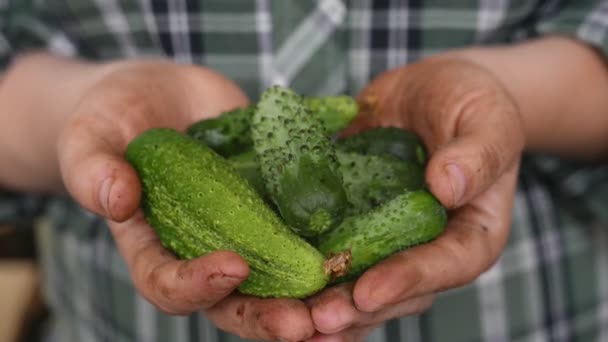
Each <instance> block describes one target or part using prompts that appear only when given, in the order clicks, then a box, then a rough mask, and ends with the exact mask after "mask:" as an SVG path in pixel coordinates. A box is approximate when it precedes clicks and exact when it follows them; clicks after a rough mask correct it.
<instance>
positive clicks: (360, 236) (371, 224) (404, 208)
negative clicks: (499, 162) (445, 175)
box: [317, 190, 447, 281]
mask: <svg viewBox="0 0 608 342" xmlns="http://www.w3.org/2000/svg"><path fill="white" fill-rule="evenodd" d="M446 223H447V213H446V210H445V208H444V207H443V206H442V205H441V203H440V202H439V201H438V200H437V199H436V198H435V197H434V196H433V195H432V194H430V193H429V192H428V191H426V190H417V191H410V192H405V193H402V194H400V195H398V196H397V197H395V198H393V199H391V200H390V201H388V202H386V203H385V204H383V205H382V206H380V207H378V208H376V209H373V210H372V211H369V212H367V213H363V214H360V215H356V216H351V217H347V218H345V219H344V221H342V223H341V224H340V225H339V226H338V227H336V228H335V229H334V230H332V231H330V232H328V233H326V234H323V235H322V236H321V237H319V239H318V241H319V242H318V246H317V248H318V249H319V250H320V251H321V252H322V253H324V254H325V255H336V254H338V253H341V252H345V251H350V254H351V258H350V259H351V260H350V262H351V264H350V269H349V270H348V272H347V273H346V275H345V276H343V277H341V278H338V280H339V281H347V280H352V279H353V278H355V277H357V276H359V275H360V274H361V273H363V272H364V271H365V270H367V269H368V268H369V267H371V266H373V265H374V264H376V263H377V262H379V261H381V260H382V259H384V258H386V257H388V256H390V255H391V254H393V253H395V252H397V251H400V250H403V249H405V248H408V247H411V246H414V245H417V244H420V243H424V242H428V241H430V240H433V239H434V238H436V237H437V236H438V235H439V234H441V232H442V231H443V228H444V226H445V225H446Z"/></svg>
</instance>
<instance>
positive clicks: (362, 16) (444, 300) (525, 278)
mask: <svg viewBox="0 0 608 342" xmlns="http://www.w3.org/2000/svg"><path fill="white" fill-rule="evenodd" d="M555 33H557V34H566V35H569V36H572V37H575V38H577V39H579V40H581V41H583V42H586V43H588V44H590V45H592V46H594V47H596V48H597V49H598V51H601V52H603V53H605V54H608V2H606V1H601V0H600V1H584V0H579V1H574V0H571V1H563V0H511V1H508V0H478V1H470V0H455V1H436V0H426V1H425V0H409V1H404V0H402V1H399V0H379V1H371V0H352V1H343V0H318V1H308V0H299V1H296V0H281V1H279V0H276V1H271V0H255V1H253V0H252V1H245V0H205V1H202V0H200V1H197V0H192V1H187V0H172V1H157V0H120V1H119V0H1V1H0V34H1V35H0V61H1V62H2V63H3V64H4V65H6V64H8V63H10V60H11V58H13V57H14V56H15V55H16V54H17V53H19V52H23V51H26V50H27V49H31V48H46V49H48V50H51V51H54V52H55V53H58V54H62V55H68V56H79V57H82V58H88V59H92V60H107V59H114V58H133V57H142V56H165V57H167V58H171V59H173V60H175V61H176V62H179V63H196V64H201V65H205V66H208V67H210V68H212V69H215V70H217V71H219V72H221V73H223V74H225V75H227V76H228V77H230V78H232V79H234V80H235V81H237V82H238V83H239V85H241V86H242V87H243V88H244V89H245V90H246V92H247V93H248V94H249V96H250V97H251V98H252V99H256V98H257V97H258V96H259V94H260V92H261V91H262V90H263V89H265V88H266V87H268V86H269V85H271V84H274V83H279V84H285V85H289V86H291V87H293V88H295V89H296V90H297V91H298V92H300V93H304V94H338V93H348V94H352V95H354V94H356V93H357V92H358V91H359V90H361V89H362V88H363V87H364V86H365V85H366V84H367V83H368V82H369V81H370V80H371V79H372V78H373V77H374V76H375V75H377V74H378V73H380V72H382V71H384V70H387V69H389V68H393V67H396V66H399V65H403V64H405V63H411V62H413V61H416V60H418V59H420V58H423V57H425V56H430V55H432V54H435V53H439V52H442V51H446V50H449V49H453V48H459V47H464V46H470V45H474V44H483V45H487V44H495V43H509V42H514V41H521V40H525V39H529V38H531V37H535V36H538V35H543V34H555ZM607 178H608V169H607V166H605V165H586V164H575V163H569V162H567V161H564V160H558V159H555V158H549V157H540V156H526V157H525V159H524V161H523V165H522V171H521V174H520V179H519V183H518V191H517V194H516V199H515V206H514V210H513V230H512V234H511V235H510V239H509V243H508V246H507V247H506V249H505V250H504V253H503V254H502V256H501V257H500V259H499V260H498V262H497V263H496V264H495V265H494V267H492V268H491V269H490V270H489V271H487V272H486V273H484V274H482V275H481V276H480V277H479V278H478V279H477V280H476V281H475V282H474V283H472V284H470V285H468V286H465V287H462V288H459V289H455V290H451V291H448V292H445V293H442V294H441V295H440V296H439V298H438V300H437V301H436V303H435V304H434V306H433V307H432V308H431V309H430V310H429V311H428V312H426V313H425V314H422V315H419V316H413V317H407V318H403V319H400V320H394V321H390V322H387V323H386V324H385V325H384V326H382V327H380V328H378V329H376V330H375V331H374V332H373V333H372V334H371V335H370V336H369V338H368V340H369V341H408V342H416V341H440V342H444V341H450V342H459V341H463V342H464V341H466V342H473V341H492V342H494V341H495V342H501V341H608V229H606V228H607V227H606V224H608V210H605V209H604V207H605V206H606V204H607V203H608V179H607ZM32 218H35V225H36V232H37V236H38V240H39V246H40V256H41V260H42V266H43V271H44V294H45V297H46V299H47V301H48V303H49V305H50V307H51V309H52V313H53V315H52V318H53V320H52V323H51V324H50V326H49V332H48V339H49V340H51V341H176V342H181V341H206V342H212V341H239V338H238V337H236V336H232V335H229V334H226V333H224V332H221V331H218V330H217V329H215V327H214V326H213V324H212V323H211V322H209V321H208V320H207V319H206V318H205V317H204V316H202V315H200V314H193V315H191V316H189V317H170V316H166V315H164V314H163V313H161V312H159V311H157V310H156V309H155V308H154V307H153V306H152V305H151V304H149V303H148V302H147V301H146V300H145V299H143V298H142V297H140V296H139V295H138V294H137V293H136V292H135V290H134V288H133V284H132V282H131V279H130V276H129V273H128V271H127V268H126V266H125V263H124V262H123V260H122V259H121V257H120V255H119V254H118V252H117V250H116V247H115V245H114V242H113V241H112V238H111V236H110V234H109V231H108V229H107V227H106V226H105V224H104V223H103V221H102V220H100V219H99V218H98V217H96V216H94V215H91V214H90V213H88V212H86V211H84V210H83V209H82V208H80V207H79V206H78V205H77V204H76V203H74V202H73V201H72V200H71V199H70V198H68V197H53V198H42V197H37V196H32V195H28V194H6V193H5V194H2V195H0V221H7V222H19V223H21V224H25V223H26V221H27V220H28V219H32Z"/></svg>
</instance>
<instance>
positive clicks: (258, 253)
mask: <svg viewBox="0 0 608 342" xmlns="http://www.w3.org/2000/svg"><path fill="white" fill-rule="evenodd" d="M126 159H127V160H128V161H129V162H130V163H131V165H133V167H134V168H135V170H136V171H137V173H138V175H139V177H140V179H141V182H142V187H143V195H142V208H143V211H144V214H145V217H146V219H147V221H148V222H149V224H150V225H151V226H152V227H153V228H154V230H155V231H156V233H157V234H158V236H159V238H160V241H161V243H162V244H163V245H164V246H165V247H166V248H168V249H170V250H171V251H173V252H174V253H175V254H176V255H177V256H178V257H180V258H184V259H191V258H196V257H198V256H201V255H204V254H207V253H209V252H213V251H218V250H232V251H234V252H236V253H238V254H239V255H241V256H242V257H244V258H245V259H246V260H247V262H248V264H249V267H250V270H251V271H250V275H249V277H248V278H247V280H246V281H245V282H243V283H242V284H241V285H240V286H239V291H240V292H242V293H245V294H250V295H255V296H259V297H294V298H301V297H305V296H308V295H311V294H313V293H315V292H317V291H319V290H320V289H322V288H323V287H324V286H325V285H326V283H327V282H328V281H329V278H330V276H329V275H328V274H326V270H325V264H324V262H325V258H324V257H323V255H321V254H320V253H319V252H318V251H317V250H316V249H315V248H314V247H312V246H311V245H309V244H308V243H307V242H306V241H304V240H303V239H302V238H300V237H299V236H297V235H296V234H294V233H293V232H292V231H291V230H290V229H289V228H288V227H287V226H286V225H285V224H284V223H283V222H282V221H281V219H280V218H279V217H278V216H277V215H276V214H275V213H274V212H273V211H272V210H270V209H269V208H268V206H267V205H266V204H264V202H263V200H262V199H261V198H260V196H259V195H258V194H257V193H256V192H255V190H254V189H253V188H252V187H251V186H250V185H249V183H247V182H246V181H245V180H244V179H243V178H241V177H240V176H239V175H238V174H236V173H235V172H234V169H233V168H232V167H231V166H230V165H229V163H228V162H227V161H226V160H225V159H224V158H222V157H220V156H219V155H217V154H216V153H215V152H213V151H212V150H211V149H210V148H208V147H206V146H205V145H203V144H200V143H198V142H197V141H196V140H194V139H192V138H191V137H189V136H187V135H184V134H180V133H178V132H176V131H173V130H170V129H162V128H157V129H151V130H148V131H146V132H144V133H142V134H141V135H139V136H138V137H136V138H135V139H134V140H133V141H132V142H131V143H130V144H129V146H128V148H127V152H126Z"/></svg>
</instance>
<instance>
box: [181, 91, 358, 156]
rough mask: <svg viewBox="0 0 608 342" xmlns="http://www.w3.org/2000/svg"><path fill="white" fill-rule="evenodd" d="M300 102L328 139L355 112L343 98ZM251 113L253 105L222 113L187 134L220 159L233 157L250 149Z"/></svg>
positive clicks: (195, 125)
mask: <svg viewBox="0 0 608 342" xmlns="http://www.w3.org/2000/svg"><path fill="white" fill-rule="evenodd" d="M303 102H304V105H305V106H307V107H308V108H309V111H310V113H311V115H313V116H315V117H317V118H318V119H319V120H321V123H322V125H323V127H325V130H326V134H327V135H332V134H334V133H336V132H338V131H339V130H341V129H343V128H345V127H346V126H347V125H348V124H349V123H350V122H351V121H352V120H353V119H354V117H355V116H356V115H357V111H358V106H357V102H356V101H355V100H354V99H353V98H352V97H350V96H344V95H343V96H322V97H306V98H304V100H303ZM254 111H255V105H249V106H247V107H245V108H236V109H233V110H230V111H227V112H223V113H222V114H221V115H220V116H218V117H216V118H212V119H204V120H200V121H197V122H195V123H193V124H192V125H190V126H189V127H188V129H187V131H186V132H187V133H188V135H190V136H192V137H194V138H195V139H197V140H199V141H200V142H202V143H203V144H206V145H207V146H209V147H211V148H212V149H213V150H214V151H215V152H217V153H219V154H220V155H222V156H224V157H229V156H233V155H236V154H239V153H241V152H243V151H246V150H249V149H251V148H253V141H252V139H251V117H252V116H253V112H254Z"/></svg>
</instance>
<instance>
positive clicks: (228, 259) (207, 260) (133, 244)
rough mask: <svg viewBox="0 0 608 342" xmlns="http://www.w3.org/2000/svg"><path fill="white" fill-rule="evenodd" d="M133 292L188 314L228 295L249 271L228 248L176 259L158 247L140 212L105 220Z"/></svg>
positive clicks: (244, 262)
mask: <svg viewBox="0 0 608 342" xmlns="http://www.w3.org/2000/svg"><path fill="white" fill-rule="evenodd" d="M110 229H111V232H112V235H113V236H114V239H115V240H116V243H117V245H118V249H119V251H120V253H121V254H122V256H123V257H124V259H125V260H126V262H127V265H128V267H129V270H130V273H131V275H132V277H133V282H134V284H135V287H136V288H137V289H138V291H139V292H140V293H141V294H142V295H143V296H144V297H145V298H146V299H148V300H149V301H150V302H152V303H153V304H155V305H156V306H157V307H159V308H160V309H161V310H163V311H165V312H167V313H170V314H189V313H191V312H193V311H197V310H200V309H204V308H208V307H210V306H212V305H214V304H215V303H216V302H218V301H220V300H221V299H223V298H224V297H226V296H227V295H228V294H230V293H231V292H232V291H233V290H234V289H235V288H236V287H237V286H238V285H239V284H240V283H241V282H242V281H244V280H245V279H246V278H247V276H248V275H249V268H248V266H247V263H246V261H245V260H244V259H243V258H241V257H240V256H239V255H237V254H236V253H233V252H229V251H222V252H214V253H210V254H207V255H205V256H202V257H199V258H196V259H192V260H178V259H176V258H175V256H174V255H173V254H171V253H169V252H168V251H167V250H166V249H165V248H163V247H162V246H161V244H160V242H159V240H158V238H157V236H156V234H155V233H154V231H153V230H152V228H151V227H150V226H148V224H147V223H146V221H145V219H144V218H143V214H142V213H141V211H138V212H137V214H136V215H134V216H133V217H132V218H130V219H129V220H127V221H126V222H123V223H115V222H114V223H110Z"/></svg>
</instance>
